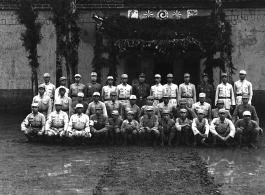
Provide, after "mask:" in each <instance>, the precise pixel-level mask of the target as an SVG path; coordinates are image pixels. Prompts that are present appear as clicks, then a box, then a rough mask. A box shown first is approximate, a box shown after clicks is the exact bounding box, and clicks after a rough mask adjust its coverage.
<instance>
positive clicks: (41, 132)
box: [21, 100, 262, 148]
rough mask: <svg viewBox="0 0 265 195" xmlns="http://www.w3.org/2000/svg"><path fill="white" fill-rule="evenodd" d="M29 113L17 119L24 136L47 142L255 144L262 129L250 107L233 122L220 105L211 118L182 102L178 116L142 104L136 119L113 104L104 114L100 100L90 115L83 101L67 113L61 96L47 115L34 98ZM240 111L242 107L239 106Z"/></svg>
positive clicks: (252, 145) (130, 112)
mask: <svg viewBox="0 0 265 195" xmlns="http://www.w3.org/2000/svg"><path fill="white" fill-rule="evenodd" d="M31 106H32V113H31V114H29V115H28V116H27V117H26V119H25V120H24V121H23V122H22V124H21V129H22V131H23V132H24V134H25V136H26V137H27V138H28V140H30V141H32V140H47V141H49V142H55V141H63V142H65V143H69V144H74V143H81V144H88V143H90V142H91V143H98V142H101V143H103V144H106V143H108V141H110V143H109V144H121V142H123V144H124V145H127V144H128V143H131V144H137V145H138V144H142V145H145V143H146V142H152V144H153V145H156V144H157V143H158V142H160V144H161V145H162V146H163V145H164V144H168V145H169V146H176V145H180V144H182V143H183V144H185V145H187V146H196V145H197V144H202V145H205V146H214V145H216V143H217V142H221V143H224V144H225V145H230V144H231V143H233V141H234V142H235V143H236V144H237V147H239V148H240V146H241V144H242V143H245V144H247V145H248V146H250V147H253V148H256V146H255V145H254V144H253V142H254V140H255V139H256V137H257V136H258V134H259V133H260V134H261V133H262V130H261V128H260V127H259V126H258V123H257V122H255V121H254V120H251V116H252V113H251V112H250V111H244V112H243V113H242V116H243V118H242V119H238V120H237V121H236V122H235V123H233V122H232V121H231V120H230V119H228V118H227V116H228V112H227V110H225V109H223V108H220V109H219V110H218V117H217V118H214V119H213V120H210V119H208V118H205V111H204V110H203V109H198V110H196V113H197V116H196V117H194V118H193V119H190V118H189V115H193V114H191V113H192V110H191V109H189V108H187V107H185V104H184V106H183V105H181V106H182V107H179V108H177V109H178V116H177V117H176V118H172V117H171V111H170V110H168V109H163V110H162V116H161V117H158V116H157V114H156V109H155V108H156V107H154V106H149V105H147V106H145V107H144V115H143V116H141V117H140V119H139V122H138V120H137V119H135V112H134V111H132V110H128V111H127V112H126V118H123V117H121V116H120V113H119V111H118V110H113V111H112V113H111V116H109V117H108V116H107V115H104V114H103V110H102V105H96V106H95V108H94V109H95V113H94V114H93V115H91V116H90V117H89V116H88V115H86V114H84V113H83V109H84V106H83V104H79V103H78V104H76V106H75V109H76V114H74V115H72V116H71V117H70V120H69V117H68V115H67V114H66V113H65V112H64V111H62V101H60V100H57V101H55V104H54V107H55V110H54V111H53V112H51V113H50V114H49V116H48V118H47V120H46V118H45V116H44V115H43V114H41V113H40V112H39V111H38V109H39V104H38V103H33V104H32V105H31ZM240 111H242V110H240Z"/></svg>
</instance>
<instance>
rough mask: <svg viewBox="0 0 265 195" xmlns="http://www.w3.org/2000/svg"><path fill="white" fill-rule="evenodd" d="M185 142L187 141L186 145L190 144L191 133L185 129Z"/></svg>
mask: <svg viewBox="0 0 265 195" xmlns="http://www.w3.org/2000/svg"><path fill="white" fill-rule="evenodd" d="M184 142H185V145H186V146H190V143H189V133H188V132H186V131H184Z"/></svg>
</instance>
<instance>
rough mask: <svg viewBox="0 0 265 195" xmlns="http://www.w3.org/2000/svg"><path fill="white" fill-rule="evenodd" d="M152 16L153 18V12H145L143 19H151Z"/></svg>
mask: <svg viewBox="0 0 265 195" xmlns="http://www.w3.org/2000/svg"><path fill="white" fill-rule="evenodd" d="M153 16H154V14H153V12H152V11H150V10H148V11H147V12H145V14H144V17H145V18H151V17H153Z"/></svg>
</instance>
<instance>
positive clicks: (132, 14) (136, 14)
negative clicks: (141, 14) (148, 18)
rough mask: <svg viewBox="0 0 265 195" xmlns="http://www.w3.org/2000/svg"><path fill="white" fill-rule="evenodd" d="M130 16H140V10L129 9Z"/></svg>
mask: <svg viewBox="0 0 265 195" xmlns="http://www.w3.org/2000/svg"><path fill="white" fill-rule="evenodd" d="M128 18H138V10H128Z"/></svg>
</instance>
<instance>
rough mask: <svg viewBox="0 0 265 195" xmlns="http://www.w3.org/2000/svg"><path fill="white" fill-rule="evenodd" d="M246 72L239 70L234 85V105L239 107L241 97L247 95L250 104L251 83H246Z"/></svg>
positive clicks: (251, 94)
mask: <svg viewBox="0 0 265 195" xmlns="http://www.w3.org/2000/svg"><path fill="white" fill-rule="evenodd" d="M246 75H247V72H246V71H245V70H240V72H239V78H240V79H239V80H238V81H236V82H235V84H234V92H235V98H236V105H240V104H241V103H242V95H248V96H249V101H248V103H249V104H251V100H252V96H253V90H252V84H251V82H249V81H247V80H246V79H245V78H246Z"/></svg>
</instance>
